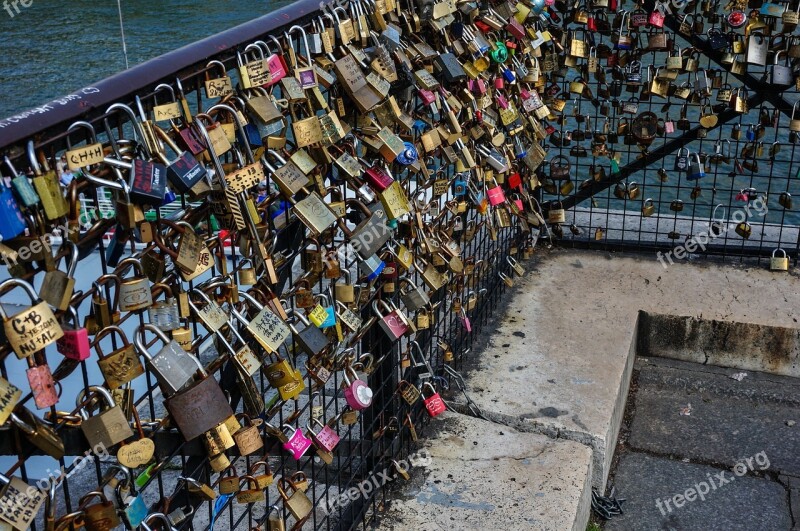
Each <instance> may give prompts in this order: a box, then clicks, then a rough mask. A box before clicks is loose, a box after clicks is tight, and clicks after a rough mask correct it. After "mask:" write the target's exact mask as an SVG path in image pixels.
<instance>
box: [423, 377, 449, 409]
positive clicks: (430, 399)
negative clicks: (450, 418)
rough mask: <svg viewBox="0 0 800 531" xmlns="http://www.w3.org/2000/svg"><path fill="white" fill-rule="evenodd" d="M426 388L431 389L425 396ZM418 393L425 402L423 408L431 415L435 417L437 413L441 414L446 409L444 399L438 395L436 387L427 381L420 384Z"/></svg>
mask: <svg viewBox="0 0 800 531" xmlns="http://www.w3.org/2000/svg"><path fill="white" fill-rule="evenodd" d="M426 388H430V391H431V395H430V396H427V397H426V396H425V389H426ZM420 395H421V396H422V398H423V401H424V402H425V409H426V410H427V411H428V414H429V415H430V416H431V417H436V416H438V415H441V414H442V413H444V412H445V411H446V410H447V406H446V405H445V403H444V400H442V397H441V396H439V393H437V392H436V389H434V387H433V385H431V384H430V383H429V382H425V383H424V384H423V385H422V387H421V388H420Z"/></svg>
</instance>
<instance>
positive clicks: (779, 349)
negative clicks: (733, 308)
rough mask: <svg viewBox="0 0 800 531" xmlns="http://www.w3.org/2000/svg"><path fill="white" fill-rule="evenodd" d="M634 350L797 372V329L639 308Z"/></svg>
mask: <svg viewBox="0 0 800 531" xmlns="http://www.w3.org/2000/svg"><path fill="white" fill-rule="evenodd" d="M639 326H640V333H639V342H638V343H639V344H638V348H639V355H640V356H645V357H650V356H660V357H663V358H672V359H677V360H682V361H692V362H695V363H703V364H709V365H721V366H723V367H734V368H737V369H744V370H748V371H761V372H769V373H772V374H780V375H782V376H793V377H795V378H797V377H800V330H799V329H797V328H783V327H779V326H766V325H753V324H749V323H735V322H726V321H718V320H715V319H699V318H697V317H683V316H678V315H661V314H651V313H648V312H642V314H641V319H640V325H639Z"/></svg>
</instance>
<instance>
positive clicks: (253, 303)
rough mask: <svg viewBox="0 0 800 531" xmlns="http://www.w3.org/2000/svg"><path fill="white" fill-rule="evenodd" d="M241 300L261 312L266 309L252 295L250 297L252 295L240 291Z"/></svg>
mask: <svg viewBox="0 0 800 531" xmlns="http://www.w3.org/2000/svg"><path fill="white" fill-rule="evenodd" d="M239 298H240V299H243V300H244V301H245V302H247V303H248V304H249V305H251V306H252V307H254V308H255V309H256V310H258V311H259V312H260V311H261V310H263V309H264V305H263V304H261V303H260V302H258V300H257V299H256V298H255V297H253V296H252V295H250V293H249V292H247V291H240V292H239Z"/></svg>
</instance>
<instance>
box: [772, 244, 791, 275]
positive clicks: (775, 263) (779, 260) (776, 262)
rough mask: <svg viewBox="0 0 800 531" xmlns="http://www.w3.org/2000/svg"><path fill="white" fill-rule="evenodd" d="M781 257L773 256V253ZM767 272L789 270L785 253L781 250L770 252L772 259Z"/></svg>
mask: <svg viewBox="0 0 800 531" xmlns="http://www.w3.org/2000/svg"><path fill="white" fill-rule="evenodd" d="M779 251H780V253H781V256H775V253H777V252H779ZM769 270H770V271H788V270H789V257H788V256H786V251H784V250H783V249H781V248H777V249H775V250H774V251H772V257H771V258H770V260H769Z"/></svg>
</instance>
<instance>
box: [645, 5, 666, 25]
mask: <svg viewBox="0 0 800 531" xmlns="http://www.w3.org/2000/svg"><path fill="white" fill-rule="evenodd" d="M647 22H648V24H650V25H651V26H653V27H655V28H663V27H664V13H663V12H662V11H661V10H660V9H654V10H653V12H652V13H650V16H649V17H648V19H647Z"/></svg>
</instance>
